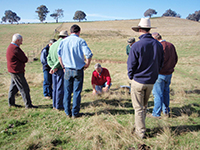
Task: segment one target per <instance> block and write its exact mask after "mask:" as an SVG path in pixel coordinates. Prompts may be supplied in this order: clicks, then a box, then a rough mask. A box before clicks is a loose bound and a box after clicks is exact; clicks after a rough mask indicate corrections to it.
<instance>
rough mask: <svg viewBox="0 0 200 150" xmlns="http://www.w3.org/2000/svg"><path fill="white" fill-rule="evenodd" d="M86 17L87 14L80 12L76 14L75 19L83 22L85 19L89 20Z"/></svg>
mask: <svg viewBox="0 0 200 150" xmlns="http://www.w3.org/2000/svg"><path fill="white" fill-rule="evenodd" d="M85 17H86V14H85V13H84V12H83V11H80V10H78V11H76V12H75V14H74V17H73V19H74V20H78V21H79V22H81V20H83V19H85V20H87V19H86V18H85Z"/></svg>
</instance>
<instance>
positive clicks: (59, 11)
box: [50, 9, 64, 23]
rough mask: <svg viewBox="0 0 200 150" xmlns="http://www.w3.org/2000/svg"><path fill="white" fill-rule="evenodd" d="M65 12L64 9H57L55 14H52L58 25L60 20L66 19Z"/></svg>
mask: <svg viewBox="0 0 200 150" xmlns="http://www.w3.org/2000/svg"><path fill="white" fill-rule="evenodd" d="M63 12H64V10H62V9H56V10H55V13H53V14H50V16H51V17H53V18H54V19H56V23H58V18H61V17H64V15H63Z"/></svg>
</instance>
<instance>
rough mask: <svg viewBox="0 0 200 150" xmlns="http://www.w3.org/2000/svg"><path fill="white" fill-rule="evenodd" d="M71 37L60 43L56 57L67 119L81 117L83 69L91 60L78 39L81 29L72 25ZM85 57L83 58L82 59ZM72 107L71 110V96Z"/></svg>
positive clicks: (87, 51)
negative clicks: (61, 72) (61, 77)
mask: <svg viewBox="0 0 200 150" xmlns="http://www.w3.org/2000/svg"><path fill="white" fill-rule="evenodd" d="M70 32H71V35H70V36H69V37H67V38H66V39H64V40H62V41H61V42H60V45H59V47H58V57H59V61H60V64H61V66H62V68H64V69H65V75H64V100H63V104H64V109H65V113H66V115H67V116H68V117H71V116H72V118H77V117H81V116H82V115H83V113H79V111H80V103H81V92H82V88H83V77H84V69H87V68H88V67H89V65H90V62H91V59H92V56H93V54H92V52H91V50H90V48H89V47H88V46H87V43H86V42H85V40H84V39H82V38H80V37H79V36H80V32H81V28H80V27H79V26H78V25H76V24H74V25H72V26H71V28H70ZM84 56H85V58H84ZM72 93H73V106H72V110H71V107H70V106H71V95H72Z"/></svg>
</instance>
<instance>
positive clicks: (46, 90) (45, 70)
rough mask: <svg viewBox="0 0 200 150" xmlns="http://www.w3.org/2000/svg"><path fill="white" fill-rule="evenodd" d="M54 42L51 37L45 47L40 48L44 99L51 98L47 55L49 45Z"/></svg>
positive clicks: (50, 77)
mask: <svg viewBox="0 0 200 150" xmlns="http://www.w3.org/2000/svg"><path fill="white" fill-rule="evenodd" d="M54 42H56V40H55V39H51V40H50V41H49V44H47V46H46V47H45V48H43V49H42V51H41V55H40V61H41V63H42V66H43V74H44V81H43V95H44V97H45V98H46V99H51V98H52V75H51V74H50V73H49V71H50V69H51V68H50V67H49V65H48V64H47V56H48V54H49V47H50V46H51V45H52V44H53V43H54Z"/></svg>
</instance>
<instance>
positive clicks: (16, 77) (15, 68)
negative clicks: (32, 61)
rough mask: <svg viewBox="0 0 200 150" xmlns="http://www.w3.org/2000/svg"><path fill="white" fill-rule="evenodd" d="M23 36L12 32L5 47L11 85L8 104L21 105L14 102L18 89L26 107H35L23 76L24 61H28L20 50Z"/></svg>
mask: <svg viewBox="0 0 200 150" xmlns="http://www.w3.org/2000/svg"><path fill="white" fill-rule="evenodd" d="M22 41H23V38H22V36H21V35H20V34H18V33H17V34H14V35H13V37H12V42H11V43H10V45H9V46H8V48H7V52H6V59H7V68H8V72H9V73H10V75H11V85H10V89H9V93H8V104H9V106H10V107H11V106H13V107H21V106H20V105H16V104H15V94H17V92H18V91H20V93H21V95H22V98H23V100H24V104H25V107H26V108H37V106H33V105H32V102H31V98H30V94H29V93H30V89H29V86H28V83H27V81H26V78H25V76H24V72H25V69H24V68H25V63H27V62H28V58H27V57H26V55H25V54H24V52H23V51H22V50H21V48H20V45H21V44H22Z"/></svg>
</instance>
